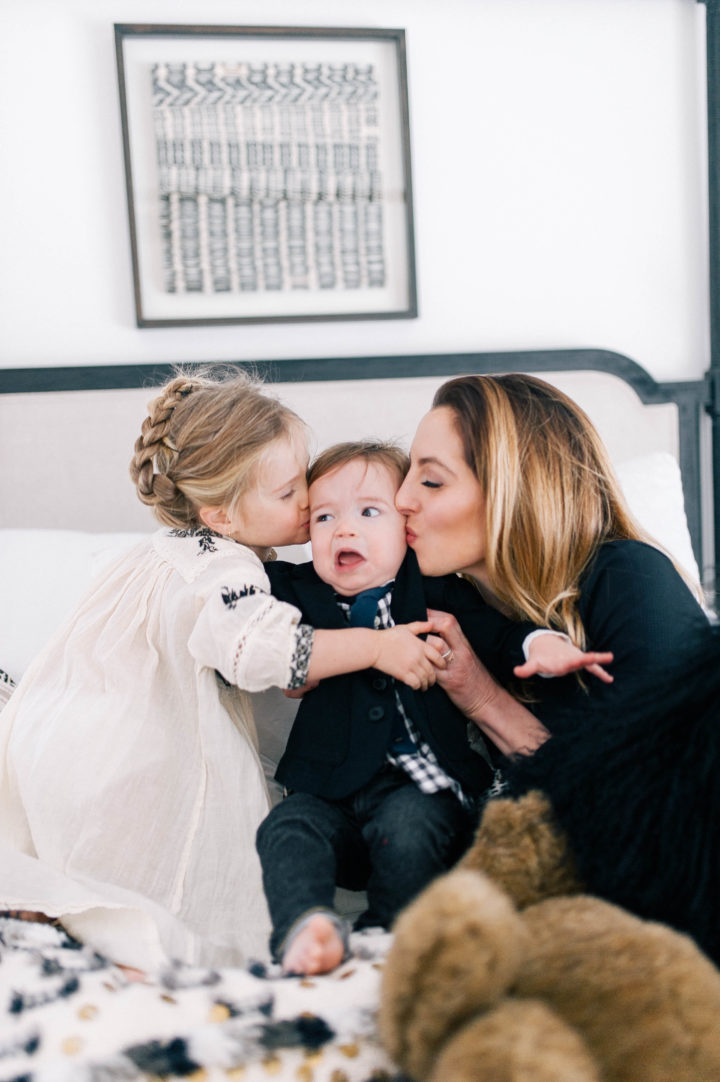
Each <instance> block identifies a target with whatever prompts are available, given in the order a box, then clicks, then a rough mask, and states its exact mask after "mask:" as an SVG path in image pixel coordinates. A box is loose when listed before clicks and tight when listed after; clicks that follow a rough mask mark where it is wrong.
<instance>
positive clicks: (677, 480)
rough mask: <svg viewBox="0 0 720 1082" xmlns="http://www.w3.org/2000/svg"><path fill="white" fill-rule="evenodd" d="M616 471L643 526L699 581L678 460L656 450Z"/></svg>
mask: <svg viewBox="0 0 720 1082" xmlns="http://www.w3.org/2000/svg"><path fill="white" fill-rule="evenodd" d="M615 472H616V473H617V477H618V480H619V482H620V485H621V486H622V490H623V493H624V494H625V499H626V500H627V502H628V504H629V506H630V510H631V511H632V513H633V514H634V515H635V517H636V519H637V520H638V522H639V523H640V525H641V526H642V527H643V528H644V529H645V530H647V532H648V533H649V534H650V535H651V537H653V538H654V539H655V540H656V541H658V542H659V543H660V544H661V545H662V547H663V548H664V549H665V550H666V551H667V552H669V553H670V555H671V556H672V557H673V558H674V559H675V560H676V561H677V562H678V564H680V566H681V567H683V568H684V569H685V571H687V572H688V574H690V575H691V576H692V577H693V578H695V579H696V580H698V581H699V580H700V574H699V571H698V565H697V561H696V559H695V554H694V553H693V549H692V542H691V540H690V531H689V529H688V524H687V517H686V515H685V502H684V499H683V490H682V475H681V473H680V467H679V465H678V463H677V460H676V459H675V458H674V457H673V456H672V455H671V454H670V453H669V452H666V451H656V452H654V453H653V454H651V455H642V456H640V457H639V458H631V459H628V460H627V461H626V462H622V463H620V465H619V466H617V467H616V471H615Z"/></svg>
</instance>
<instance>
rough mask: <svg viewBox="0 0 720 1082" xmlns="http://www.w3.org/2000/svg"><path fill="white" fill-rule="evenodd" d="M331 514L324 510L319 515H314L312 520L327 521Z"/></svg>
mask: <svg viewBox="0 0 720 1082" xmlns="http://www.w3.org/2000/svg"><path fill="white" fill-rule="evenodd" d="M331 518H332V515H331V514H330V512H329V511H324V512H323V513H322V514H321V515H315V518H314V519H313V522H329V521H330V519H331Z"/></svg>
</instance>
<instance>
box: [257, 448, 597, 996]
mask: <svg viewBox="0 0 720 1082" xmlns="http://www.w3.org/2000/svg"><path fill="white" fill-rule="evenodd" d="M407 467H408V460H407V456H406V455H405V453H404V452H403V451H401V450H400V449H399V448H397V447H396V446H394V445H392V444H383V443H371V442H361V443H347V444H339V445H337V446H335V447H331V448H329V449H328V450H327V451H325V452H323V454H321V455H320V456H319V458H318V459H317V460H316V461H315V462H314V463H313V465H312V466H311V468H310V472H309V475H308V485H309V499H310V540H311V544H312V556H313V560H312V564H309V563H307V564H300V565H296V564H289V563H283V562H277V563H270V564H268V565H267V566H266V570H267V572H268V575H269V577H270V582H271V585H272V590H273V593H274V594H275V596H277V597H279V598H280V599H282V600H284V601H288V602H290V603H292V604H293V605H295V606H297V608H299V609H300V611H301V613H302V619H303V622H304V623H307V624H310V625H312V626H313V627H317V628H342V627H347V626H369V627H380V628H382V627H392V626H393V625H395V624H407V623H410V622H412V621H415V620H420V621H424V620H426V619H427V609H428V608H432V609H439V610H443V611H446V612H452V613H453V614H454V615H455V616H456V617H457V619H458V621H459V623H460V625H461V627H462V629H463V631H464V633H465V635H466V637H467V638H468V640H469V642H470V644H471V646H472V647H473V649H474V650H475V651H476V653H478V655H480V656H481V657H482V660H483V662H484V663H485V664H486V665H487V667H488V668H489V669H490V670H491V672H493V673H494V674H495V675H496V676H497V677H498V678H499V679H500V680H507V679H508V678H509V677H510V676H511V675H512V672H513V669H514V667H515V666H517V665H518V664H520V663H521V662H522V661H523V660H524V654H523V643H524V640H525V638H526V636H527V635H528V634H529V632H531V631H533V630H535V628H534V627H533V626H532V625H529V624H519V623H517V622H514V621H510V620H508V619H507V618H506V617H504V616H502V615H501V614H500V613H498V612H497V611H496V610H495V609H493V608H491V607H490V606H488V605H486V604H484V602H483V601H482V599H481V597H480V594H479V593H478V592H477V590H476V589H475V588H474V587H473V586H472V585H471V584H470V583H469V582H467V581H465V580H464V579H461V578H459V577H458V576H456V575H449V576H444V577H441V578H424V577H423V576H421V574H420V572H419V569H418V566H417V561H416V559H415V555H414V553H413V552H412V551H411V550H408V549H407V546H406V539H405V519H404V517H403V516H402V515H401V514H400V512H399V511H398V510H397V509H396V507H395V494H396V492H397V490H398V488H399V486H400V484H401V482H402V480H403V477H404V476H405V473H406V471H407ZM551 640H554V641H551ZM528 651H529V657H530V660H531V662H534V663H537V665H538V668H541V669H543V670H544V669H549V671H551V672H553V673H555V674H557V675H559V674H561V673H562V672H567V671H569V669H570V668H571V667H573V668H574V667H577V664H578V657H579V656H580V654H581V652H580V651H578V650H577V649H576V648H575V647H574V646H572V644H571V643H570V642H569V640H567V639H566V638H564V637H562V636H558V635H554V634H551V633H548V634H547V635H543V636H538V637H533V640H532V643H531V645H530V646H529V647H528ZM556 659H557V665H555V661H556ZM571 659H572V662H571ZM565 661H567V667H563V664H564V662H565ZM471 728H472V727H471ZM494 776H495V766H494V762H493V755H492V753H491V751H490V750H489V749H488V748H487V746H485V745H484V743H483V741H482V740H481V739H479V738H478V737H477V736H476V739H474V740H473V741H472V743H471V741H470V740H469V738H468V723H467V719H466V718H465V717H464V716H463V715H462V713H461V712H460V711H459V710H458V709H457V708H456V707H455V706H454V705H453V703H452V702H451V700H450V699H449V697H448V696H447V695H446V694H445V693H444V692H443V691H442V690H441V688H440V687H439V686H438V685H437V684H435V685H434V686H432V687H430V688H428V689H427V690H426V691H423V692H420V691H413V690H412V689H411V688H410V687H407V686H406V685H404V684H402V683H399V682H395V681H393V680H392V679H391V678H390V677H388V676H386V675H385V674H384V673H382V672H379V671H378V670H375V669H372V670H365V671H361V672H352V673H348V674H347V675H342V676H335V677H331V678H329V679H326V680H323V681H321V683H320V684H318V685H317V686H316V687H314V688H312V689H311V690H309V691H308V692H307V693H306V694H305V695H304V697H303V700H302V702H301V704H300V707H299V710H298V713H297V717H296V719H295V722H294V724H293V727H292V730H291V733H290V737H289V739H288V744H287V748H286V751H285V754H284V755H283V757H282V759H281V760H280V763H279V766H278V769H277V773H276V777H277V779H278V781H280V782H281V784H282V785H283V786H284V787H285V790H286V794H287V795H286V796H285V798H284V799H283V800H282V802H281V803H279V804H278V805H276V807H275V808H273V810H272V811H271V812H270V814H269V816H268V817H267V818H266V820H265V821H264V822H263V823H262V824H261V826H260V829H259V831H258V839H257V845H258V852H259V854H260V859H261V863H262V867H263V883H264V887H265V893H266V896H267V900H268V906H269V909H270V915H271V918H272V924H273V933H272V937H271V941H270V945H271V950H272V952H273V954H274V956H275V957H277V958H279V959H280V960H281V961H282V965H283V969H284V971H285V972H287V973H304V974H309V973H320V972H326V971H328V970H330V969H332V968H334V967H335V966H336V965H337V964H339V962H340V961H341V960H342V958H343V956H344V954H345V951H346V949H347V938H348V933H349V928H348V926H347V923H346V922H345V921H344V920H343V919H342V918H341V917H340V916H339V915H338V914H337V913H336V911H335V909H334V908H333V906H334V897H335V887H336V885H339V886H344V887H347V888H349V889H354V890H360V889H364V890H366V891H367V909H366V910H365V912H364V913H362V914H361V916H360V917H359V918H358V920H357V921H356V923H355V927H356V928H364V927H371V926H381V927H385V928H387V927H389V926H390V925H391V923H392V921H393V919H394V917H395V915H396V914H397V913H398V912H399V911H400V909H402V908H404V906H405V905H407V904H408V903H409V902H410V900H411V899H412V898H413V897H415V895H416V894H418V893H419V892H420V890H422V889H423V887H425V886H426V885H427V883H428V882H429V881H430V880H431V879H432V878H434V877H435V876H436V875H438V874H440V873H441V872H443V871H444V870H446V869H447V868H448V867H450V866H451V865H452V864H453V863H454V862H455V861H456V860H457V859H458V858H459V856H460V855H461V853H462V852H463V850H464V849H465V848H466V846H467V845H468V844H469V842H470V840H471V838H472V834H473V831H474V829H475V827H476V825H477V817H478V808H479V807H480V806H481V805H482V803H483V801H484V799H485V798H486V796H487V792H488V789H489V788H490V786H491V785H492V783H493V780H494Z"/></svg>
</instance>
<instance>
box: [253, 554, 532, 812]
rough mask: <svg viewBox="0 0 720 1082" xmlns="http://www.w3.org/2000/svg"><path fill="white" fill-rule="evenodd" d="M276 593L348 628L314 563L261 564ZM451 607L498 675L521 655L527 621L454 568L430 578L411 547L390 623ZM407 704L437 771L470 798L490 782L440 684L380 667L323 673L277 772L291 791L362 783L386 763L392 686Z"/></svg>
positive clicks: (335, 793)
mask: <svg viewBox="0 0 720 1082" xmlns="http://www.w3.org/2000/svg"><path fill="white" fill-rule="evenodd" d="M265 569H266V571H267V573H268V577H269V579H270V583H271V585H272V592H273V594H274V595H275V596H276V597H278V598H279V599H281V600H282V601H288V602H290V603H291V604H293V605H295V606H296V607H297V608H299V609H300V611H301V613H302V619H303V622H304V623H307V624H310V625H311V626H312V627H315V628H346V627H347V626H348V624H347V620H346V618H345V614H344V613H343V611H342V610H341V609H340V607H339V605H338V604H337V600H336V595H335V592H334V590H333V589H332V587H331V586H328V585H327V583H324V582H322V581H321V579H319V578H318V576H317V574H316V572H315V570H314V568H313V566H312V564H311V563H306V564H291V563H285V562H284V561H277V562H275V563H269V564H267V565H266V568H265ZM428 607H430V608H435V609H442V610H445V611H448V612H452V613H453V614H454V615H455V616H456V617H457V619H458V621H459V623H460V625H461V627H462V629H463V631H464V632H465V635H466V636H467V638H468V639H469V641H470V644H471V645H472V647H473V649H474V650H475V652H476V653H477V654H478V656H479V657H480V658H481V659H482V661H483V662H484V663H485V664H486V665H487V667H488V668H489V669H490V671H491V672H493V673H494V674H495V675H496V676H497V677H498V678H499V679H500V680H501V681H502V680H506V679H507V678H508V677H509V676H510V675H511V674H512V667H513V665H516V664H520V663H521V662H522V661H523V660H524V659H523V654H522V642H523V639H524V638H525V636H526V634H527V633H528V631H529V630H532V625H529V624H521V623H517V622H515V621H511V620H508V619H507V618H506V617H504V616H502V615H501V614H500V613H499V612H497V611H496V610H495V609H493V608H491V606H489V605H487V604H486V603H485V602H484V601H483V599H482V597H481V596H480V594H479V593H478V591H477V590H476V589H475V588H474V587H473V586H472V585H471V584H470V583H469V582H466V581H465V580H463V579H460V578H458V576H457V575H446V576H443V577H441V578H427V577H424V576H422V575H421V574H420V571H419V569H418V565H417V559H416V557H415V553H414V552H413V551H412V550H408V554H407V556H406V558H405V560H404V561H403V564H402V566H401V568H400V570H399V571H398V574H397V576H396V579H395V584H394V587H393V594H392V602H391V613H392V617H393V620H394V621H395V623H396V624H405V623H409V622H410V621H412V620H425V619H426V618H427V608H428ZM396 686H397V689H398V691H399V694H400V698H401V700H402V703H403V706H404V708H405V711H406V712H407V714H408V716H409V717H410V718H411V719H412V721H413V723H414V724H415V727H416V729H417V730H418V732H419V733H420V736H421V737H422V739H423V740H425V741H427V743H428V744H429V745H430V747H431V748H432V750H433V752H434V753H435V755H436V756H437V759H438V762H439V763H440V765H441V766H442V768H443V769H444V770H445V771H446V772H447V773H448V774H449V775H450V776H451V777H453V778H455V779H456V780H457V781H459V782H460V784H461V786H462V788H463V789H464V791H465V792H466V793H468V794H469V795H472V796H476V795H479V794H480V793H482V792H483V791H484V790H485V789H486V788H487V787H488V785H490V784H491V782H492V779H493V769H492V767H491V765H490V764H489V763H488V762H487V761H486V760H485V759H484V758H483V757H482V755H480V754H478V753H477V752H475V751H473V750H472V748H471V747H470V744H469V742H468V736H467V724H468V723H467V719H466V718H465V716H464V715H463V714H462V713H461V712H460V711H459V710H458V709H457V707H456V706H454V704H453V703H452V702H451V700H450V699H449V698H448V696H447V695H446V694H445V692H444V691H442V690H441V688H440V687H438V686H437V685H433V686H432V687H430V688H428V690H427V691H425V692H419V691H413V690H412V689H411V688H409V687H408V686H407V685H406V684H403V683H401V682H398V683H397V685H396V684H395V681H394V680H393V679H392V678H391V677H389V676H386V675H385V674H384V673H382V672H380V671H379V670H377V669H366V670H364V671H362V672H354V673H347V674H344V675H342V676H333V677H329V678H327V679H325V680H322V681H321V682H320V684H319V685H318V687H317V688H315V689H314V690H313V691H310V692H308V693H307V694H306V695H305V696H304V698H303V700H302V702H301V704H300V707H299V709H298V712H297V716H296V718H295V722H294V724H293V727H292V730H291V732H290V737H289V739H288V743H287V748H286V750H285V754H284V755H283V757H282V758H281V760H280V763H279V765H278V768H277V772H276V774H275V777H276V778H277V780H278V781H279V782H280V783H281V784H282V785H284V786H286V787H287V788H289V789H295V790H299V791H300V792H304V793H312V794H314V795H316V796H321V797H324V798H325V799H328V800H338V799H340V798H342V797H344V796H347V795H348V794H349V793H352V792H354V791H355V790H356V789H359V788H360V787H361V786H363V785H365V784H366V783H367V782H368V781H369V780H370V779H371V778H372V777H373V775H375V774H376V773H377V772H378V770H380V769H381V767H382V766H383V764H384V762H385V756H386V753H387V750H388V748H389V746H390V741H391V731H392V725H393V719H394V715H395V710H396V707H395V688H396Z"/></svg>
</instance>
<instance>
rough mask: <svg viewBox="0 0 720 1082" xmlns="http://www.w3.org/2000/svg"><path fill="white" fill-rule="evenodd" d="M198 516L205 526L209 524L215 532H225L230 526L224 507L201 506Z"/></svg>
mask: <svg viewBox="0 0 720 1082" xmlns="http://www.w3.org/2000/svg"><path fill="white" fill-rule="evenodd" d="M198 518H199V519H200V521H201V522H202V523H203V525H205V526H209V527H210V529H211V530H214V531H215V533H222V534H224V533H227V532H228V529H229V528H230V519H229V518H228V516H227V513H226V511H225V508H224V507H201V508H200V509H199V511H198Z"/></svg>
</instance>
